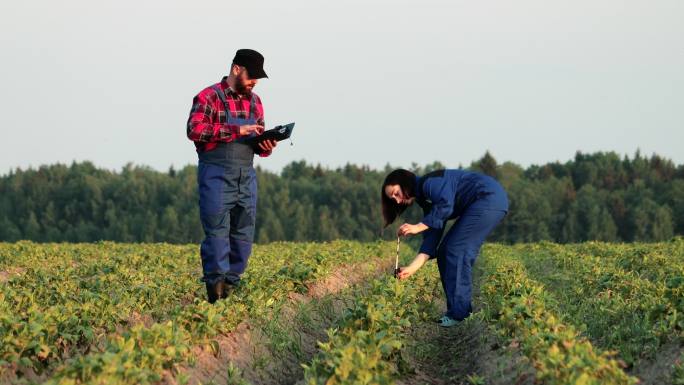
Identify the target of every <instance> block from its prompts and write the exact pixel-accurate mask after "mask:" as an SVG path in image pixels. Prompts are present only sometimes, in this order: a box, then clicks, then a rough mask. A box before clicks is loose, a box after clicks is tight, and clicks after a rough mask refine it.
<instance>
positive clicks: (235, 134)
mask: <svg viewBox="0 0 684 385" xmlns="http://www.w3.org/2000/svg"><path fill="white" fill-rule="evenodd" d="M218 86H219V87H221V89H222V90H223V92H224V93H225V95H226V102H227V103H228V108H229V109H230V114H231V116H233V117H236V118H242V119H246V118H247V117H248V116H249V105H250V102H251V99H250V98H246V97H243V96H240V95H238V94H237V93H236V92H235V91H233V90H232V89H231V88H230V87H228V81H227V77H224V78H223V79H222V80H221V83H218ZM253 95H254V97H255V98H256V123H257V124H260V125H262V126H265V122H264V106H263V105H262V104H261V99H260V98H259V96H257V95H256V94H253ZM187 135H188V139H190V140H192V141H193V142H195V148H196V149H197V152H205V151H210V150H213V149H214V148H215V147H216V145H217V144H218V143H219V142H232V141H233V140H235V139H237V138H239V137H240V127H239V126H237V125H234V124H226V109H225V107H224V105H223V102H221V99H219V97H218V95H216V91H215V90H214V89H213V88H212V87H207V88H205V89H203V90H202V91H201V92H200V93H199V94H197V96H195V98H194V99H193V100H192V109H191V110H190V117H189V118H188V128H187ZM269 155H271V152H259V156H262V157H264V156H269Z"/></svg>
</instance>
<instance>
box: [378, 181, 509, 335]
mask: <svg viewBox="0 0 684 385" xmlns="http://www.w3.org/2000/svg"><path fill="white" fill-rule="evenodd" d="M381 197H382V215H383V217H384V219H385V227H387V226H388V225H389V224H391V223H392V222H394V220H395V219H396V218H397V216H399V215H400V214H401V213H403V212H404V210H406V208H407V207H409V206H410V205H412V204H413V203H414V202H415V203H418V205H419V206H420V207H421V208H422V209H423V212H424V214H425V215H424V217H423V220H421V221H420V223H418V224H415V225H412V224H408V223H404V224H403V225H401V227H399V236H409V235H415V234H418V233H423V243H422V245H421V246H420V251H419V253H418V255H417V256H416V258H415V259H414V260H413V262H411V264H409V265H408V266H405V267H402V268H401V269H400V270H399V274H398V276H399V279H406V278H408V277H410V276H411V275H413V273H415V272H416V271H417V270H418V269H420V268H421V267H422V266H423V264H425V262H427V261H428V260H429V259H433V258H436V259H437V266H438V267H439V275H440V278H441V280H442V288H443V289H444V294H445V295H446V303H447V311H446V314H445V315H444V316H443V317H442V318H441V319H440V320H439V321H438V323H439V324H440V325H441V326H444V327H451V326H454V325H456V324H457V323H458V322H459V321H461V320H463V319H465V318H466V317H468V316H469V315H470V313H471V312H472V307H471V296H472V280H471V275H472V267H473V263H474V262H475V258H477V255H478V252H479V250H480V247H481V246H482V243H483V242H484V240H485V238H486V237H487V235H488V234H489V233H491V232H492V230H494V228H495V227H496V225H497V224H498V223H499V222H500V221H501V219H503V217H504V216H505V215H506V213H507V212H508V197H507V196H506V191H504V189H503V187H501V185H500V184H499V183H498V182H497V181H496V180H494V179H493V178H491V177H489V176H487V175H483V174H479V173H475V172H470V171H464V170H438V171H434V172H431V173H429V174H427V175H425V176H422V177H417V176H416V175H415V174H414V173H412V172H410V171H407V170H402V169H399V170H394V171H392V172H391V173H390V174H389V175H387V178H385V181H384V183H383V184H382V191H381ZM453 218H458V220H457V221H456V223H454V225H453V226H451V228H450V229H449V231H448V232H447V233H446V235H445V236H444V239H442V241H441V243H440V238H442V234H443V232H444V228H445V225H446V222H447V220H449V219H453ZM438 244H439V247H438Z"/></svg>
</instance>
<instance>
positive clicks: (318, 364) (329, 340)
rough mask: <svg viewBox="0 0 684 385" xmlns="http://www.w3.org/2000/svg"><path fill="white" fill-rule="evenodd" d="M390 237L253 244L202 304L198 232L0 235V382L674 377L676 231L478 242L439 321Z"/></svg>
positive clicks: (680, 365)
mask: <svg viewBox="0 0 684 385" xmlns="http://www.w3.org/2000/svg"><path fill="white" fill-rule="evenodd" d="M395 245H396V244H394V243H392V242H374V243H359V242H352V241H334V242H327V243H270V244H265V245H257V246H256V248H255V251H254V254H253V256H252V257H251V259H250V265H249V267H248V270H247V272H246V273H245V275H244V279H243V283H244V284H243V285H242V286H241V287H239V288H238V289H237V290H235V291H234V292H233V293H232V294H231V296H230V297H229V298H227V299H226V300H222V301H219V302H217V303H216V304H214V305H210V304H208V303H207V302H206V301H205V300H204V299H205V292H204V286H203V284H202V283H201V282H200V281H199V276H200V272H201V269H200V262H199V256H198V246H197V245H183V246H178V245H169V244H122V243H111V242H101V243H92V244H38V243H32V242H18V243H0V288H1V291H0V383H3V384H5V383H7V384H42V383H46V384H200V383H201V384H210V383H213V384H250V383H251V384H276V383H285V384H295V383H299V384H393V383H397V384H425V383H429V384H452V383H453V384H461V383H462V384H636V383H647V384H677V385H682V384H684V239H682V238H675V239H673V240H671V241H668V242H661V243H629V244H611V243H596V242H590V243H582V244H569V245H558V244H554V243H530V244H519V245H500V244H487V245H485V247H484V248H483V250H482V252H481V254H480V257H479V258H478V261H477V264H476V272H475V276H474V283H475V297H474V308H475V312H474V313H473V315H472V316H471V317H470V318H469V319H468V320H466V321H465V322H462V323H461V324H459V325H457V326H455V327H453V328H450V329H440V328H439V327H438V326H437V325H436V324H435V323H434V322H432V320H433V319H434V318H436V317H438V316H439V315H440V314H441V312H442V311H443V306H444V304H443V295H442V291H441V290H442V289H441V284H440V281H439V274H438V272H437V267H436V264H435V263H434V262H430V263H428V264H427V265H426V267H424V268H423V269H421V270H420V271H419V272H418V273H417V274H416V275H414V276H413V277H411V278H410V279H408V280H405V281H397V280H396V279H394V278H393V277H392V275H391V271H392V269H393V267H394V266H393V256H394V252H395ZM413 253H414V251H413V250H410V249H409V248H408V246H403V247H402V259H403V260H404V261H408V260H409V259H410V258H412V257H413Z"/></svg>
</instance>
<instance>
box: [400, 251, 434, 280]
mask: <svg viewBox="0 0 684 385" xmlns="http://www.w3.org/2000/svg"><path fill="white" fill-rule="evenodd" d="M428 259H430V256H429V255H427V254H423V253H420V254H418V255H416V257H415V258H414V259H413V262H411V263H410V264H409V265H408V266H406V267H400V268H399V274H398V277H399V279H406V278H408V277H410V276H412V275H413V274H414V273H415V272H416V271H418V269H420V268H421V267H423V265H424V264H425V262H427V260H428Z"/></svg>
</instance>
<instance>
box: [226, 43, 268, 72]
mask: <svg viewBox="0 0 684 385" xmlns="http://www.w3.org/2000/svg"><path fill="white" fill-rule="evenodd" d="M233 64H237V65H239V66H243V67H245V68H246V69H247V75H249V78H250V79H261V78H267V77H268V75H266V72H264V57H263V56H262V55H261V54H260V53H259V52H257V51H255V50H253V49H246V48H243V49H239V50H237V52H235V58H233Z"/></svg>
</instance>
